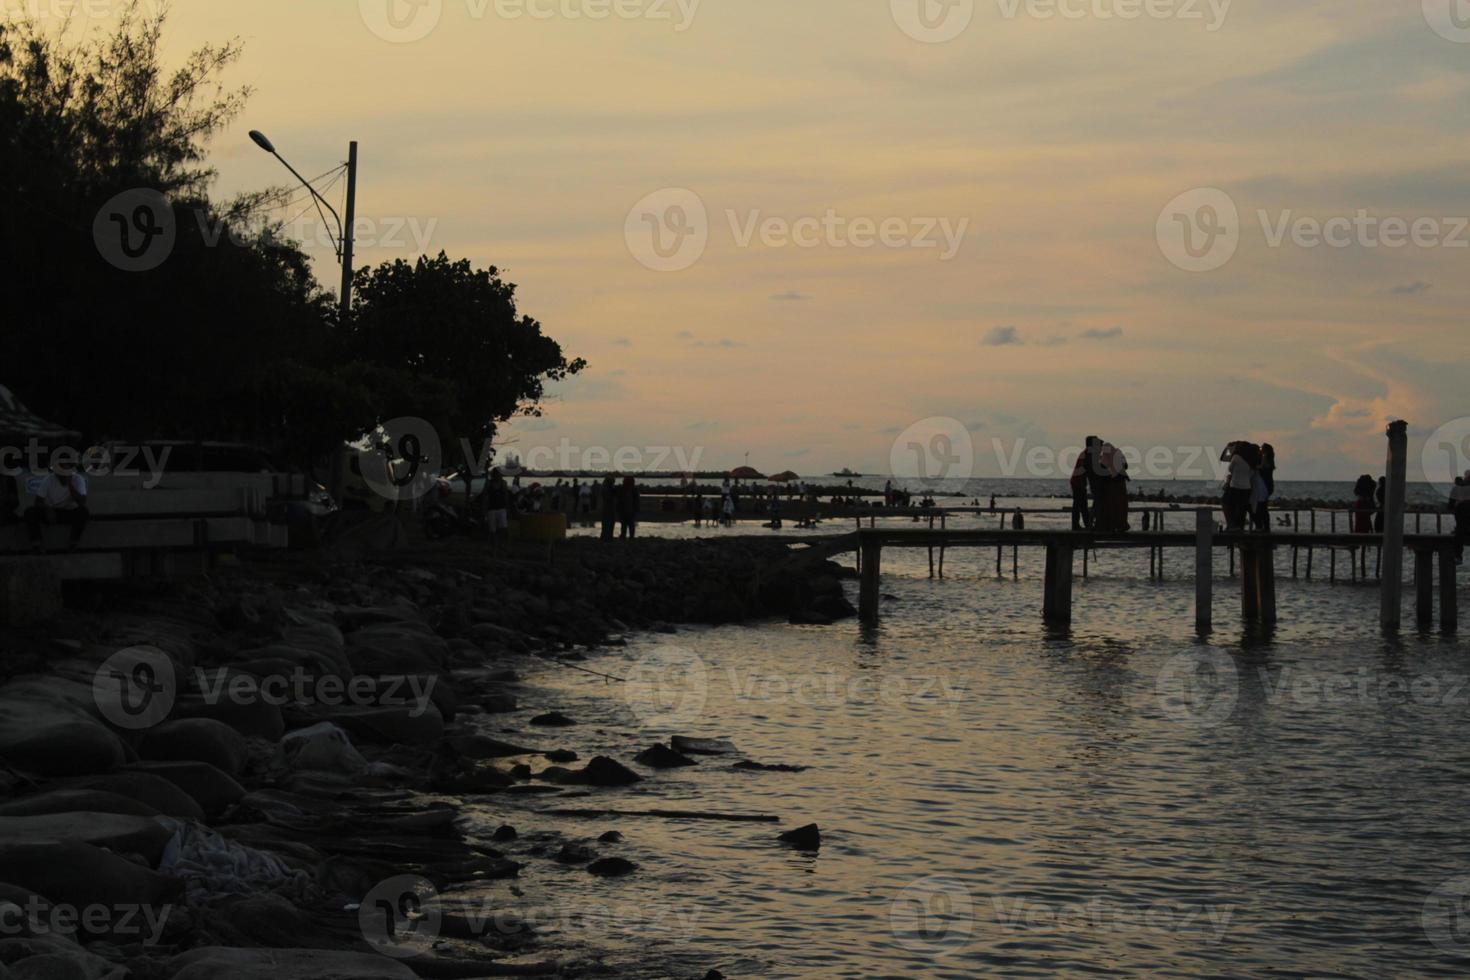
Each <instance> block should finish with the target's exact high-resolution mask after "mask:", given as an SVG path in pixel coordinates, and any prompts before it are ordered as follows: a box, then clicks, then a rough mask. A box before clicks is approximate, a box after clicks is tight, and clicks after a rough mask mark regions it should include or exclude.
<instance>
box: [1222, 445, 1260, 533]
mask: <svg viewBox="0 0 1470 980" xmlns="http://www.w3.org/2000/svg"><path fill="white" fill-rule="evenodd" d="M1220 459H1221V461H1229V463H1230V469H1229V471H1228V473H1227V475H1226V477H1225V495H1224V499H1222V500H1221V501H1220V506H1221V509H1222V510H1224V511H1225V530H1227V531H1243V530H1245V522H1246V518H1247V517H1248V516H1249V513H1250V500H1251V488H1252V486H1253V483H1254V477H1255V468H1254V467H1252V466H1251V462H1250V458H1249V456H1248V454H1247V452H1246V443H1244V442H1239V441H1237V442H1232V443H1231V444H1230V445H1228V446H1226V447H1225V452H1223V453H1221V454H1220Z"/></svg>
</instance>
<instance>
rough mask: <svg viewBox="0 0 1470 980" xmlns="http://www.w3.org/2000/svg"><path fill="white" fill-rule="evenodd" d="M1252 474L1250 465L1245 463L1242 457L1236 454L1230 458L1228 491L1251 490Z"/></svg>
mask: <svg viewBox="0 0 1470 980" xmlns="http://www.w3.org/2000/svg"><path fill="white" fill-rule="evenodd" d="M1253 473H1254V470H1252V469H1251V464H1250V463H1248V462H1246V460H1245V458H1244V457H1243V456H1240V455H1239V454H1236V455H1234V456H1231V457H1230V489H1232V490H1249V489H1251V475H1252V474H1253Z"/></svg>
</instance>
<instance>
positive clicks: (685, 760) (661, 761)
mask: <svg viewBox="0 0 1470 980" xmlns="http://www.w3.org/2000/svg"><path fill="white" fill-rule="evenodd" d="M633 761H634V762H636V763H638V764H639V765H644V766H648V767H649V768H650V769H677V768H678V767H680V766H697V765H699V763H697V762H695V761H694V760H693V759H691V758H689V757H688V756H687V755H685V754H684V753H682V752H675V751H674V750H673V749H671V748H669V747H668V746H667V745H664V744H663V743H662V742H659V743H656V744H654V745H650V746H649V747H648V748H646V749H644V750H643V751H642V752H639V753H638V754H637V755H635V756H634V757H633Z"/></svg>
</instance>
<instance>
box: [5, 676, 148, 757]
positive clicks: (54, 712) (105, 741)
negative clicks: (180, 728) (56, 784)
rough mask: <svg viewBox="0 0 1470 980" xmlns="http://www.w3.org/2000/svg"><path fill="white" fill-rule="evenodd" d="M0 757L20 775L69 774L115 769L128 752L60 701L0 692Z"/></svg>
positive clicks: (96, 723)
mask: <svg viewBox="0 0 1470 980" xmlns="http://www.w3.org/2000/svg"><path fill="white" fill-rule="evenodd" d="M0 759H3V760H4V761H5V762H6V763H8V764H9V765H11V766H13V767H14V768H16V769H19V770H21V771H22V772H30V773H34V774H36V775H40V776H72V775H80V774H83V773H95V772H107V771H109V770H112V769H115V768H117V767H118V766H120V765H122V764H123V762H125V761H126V760H127V749H126V748H125V747H124V746H123V743H122V741H121V740H120V739H119V738H118V737H117V736H116V735H115V734H113V733H112V731H111V730H109V729H108V728H107V727H106V726H104V725H103V724H102V723H100V722H99V721H97V720H96V719H95V718H93V717H92V716H91V715H89V714H88V713H87V712H86V711H83V710H82V709H80V708H78V707H75V706H74V705H72V704H71V703H70V702H68V701H67V700H65V699H63V698H60V697H47V696H40V695H38V694H34V693H33V694H31V695H29V696H22V695H18V694H14V693H9V692H8V691H7V690H0Z"/></svg>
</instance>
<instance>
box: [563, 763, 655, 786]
mask: <svg viewBox="0 0 1470 980" xmlns="http://www.w3.org/2000/svg"><path fill="white" fill-rule="evenodd" d="M541 778H542V779H545V780H548V781H549V782H554V783H559V784H561V785H563V786H600V787H604V788H607V787H613V786H631V785H632V784H633V783H641V782H643V777H642V776H640V775H638V774H637V773H636V772H634V771H633V770H631V769H629V768H628V767H627V766H625V765H623V764H622V763H621V762H618V761H617V760H616V759H609V758H608V757H607V756H605V755H599V756H597V757H596V758H594V759H593V760H592V761H591V762H589V763H587V766H586V768H584V769H560V768H557V767H555V766H553V767H552V768H550V769H547V770H546V771H545V772H543V773H541Z"/></svg>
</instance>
